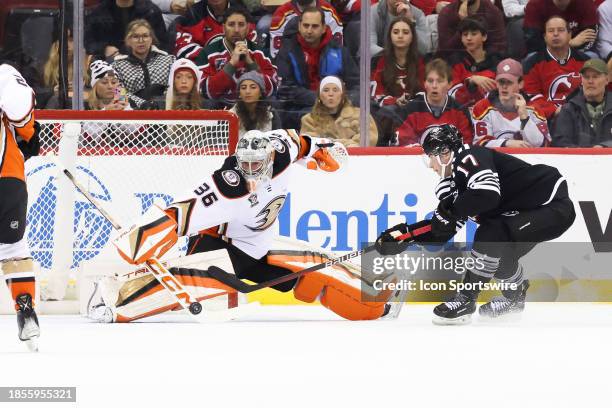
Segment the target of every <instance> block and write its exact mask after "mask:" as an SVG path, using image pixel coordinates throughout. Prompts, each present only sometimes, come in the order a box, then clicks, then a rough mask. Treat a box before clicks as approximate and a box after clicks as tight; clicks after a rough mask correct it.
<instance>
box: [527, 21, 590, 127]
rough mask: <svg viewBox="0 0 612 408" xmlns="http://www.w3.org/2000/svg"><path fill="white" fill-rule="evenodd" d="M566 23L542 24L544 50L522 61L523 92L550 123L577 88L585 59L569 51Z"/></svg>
mask: <svg viewBox="0 0 612 408" xmlns="http://www.w3.org/2000/svg"><path fill="white" fill-rule="evenodd" d="M570 39H571V34H570V30H569V26H568V23H567V21H565V20H564V19H563V18H561V17H551V18H550V19H548V21H546V26H545V32H544V41H545V42H546V49H545V50H543V51H539V52H537V53H535V54H531V55H530V56H529V57H527V58H526V59H525V60H524V61H523V71H524V72H525V92H526V93H527V95H528V96H529V97H530V98H531V101H532V103H533V104H534V106H537V107H538V109H540V110H541V112H542V113H543V114H544V115H545V116H546V118H547V119H551V118H553V117H554V116H556V115H557V114H558V113H559V110H560V109H561V106H563V104H565V101H566V99H567V97H568V96H569V94H571V93H572V92H573V91H574V90H576V89H577V88H578V87H580V69H581V68H582V66H583V65H584V63H585V61H587V60H588V59H589V57H588V56H587V55H586V54H584V53H582V52H580V51H577V50H573V49H571V48H570Z"/></svg>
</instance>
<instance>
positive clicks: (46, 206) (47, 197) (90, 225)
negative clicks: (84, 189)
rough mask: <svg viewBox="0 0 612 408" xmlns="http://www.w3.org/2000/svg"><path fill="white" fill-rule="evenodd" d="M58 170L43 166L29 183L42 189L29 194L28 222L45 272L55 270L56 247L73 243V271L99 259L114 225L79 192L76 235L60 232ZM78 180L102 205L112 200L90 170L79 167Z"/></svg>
mask: <svg viewBox="0 0 612 408" xmlns="http://www.w3.org/2000/svg"><path fill="white" fill-rule="evenodd" d="M54 167H55V165H54V164H45V165H41V166H38V167H36V168H34V169H33V170H31V171H30V172H28V174H27V177H28V179H29V180H33V179H37V180H36V181H37V183H36V185H39V186H41V187H40V189H38V190H35V189H34V191H32V190H30V191H29V194H30V197H29V201H30V203H31V205H30V208H29V210H28V219H27V221H28V245H29V246H30V251H31V252H32V256H33V257H34V259H36V261H38V262H39V263H40V265H41V266H42V267H43V268H51V267H52V264H53V251H54V246H55V245H54V243H56V242H59V241H62V242H65V241H63V240H71V242H72V248H73V256H72V259H73V262H72V265H71V268H74V267H75V266H77V265H78V264H79V263H81V262H82V261H85V260H88V259H91V258H93V257H95V256H96V255H98V253H99V252H100V250H101V249H102V248H103V247H104V246H105V245H106V244H107V242H108V240H109V238H110V233H111V230H112V225H111V224H110V223H109V222H108V221H107V220H106V219H105V218H104V217H103V216H102V215H100V213H99V212H98V211H97V210H96V209H95V207H94V206H93V205H92V204H91V203H89V202H88V201H86V200H85V199H84V198H83V197H82V196H81V195H80V194H79V193H78V192H75V195H74V197H75V203H74V217H73V223H72V227H73V228H72V231H67V232H66V231H56V228H57V220H58V217H59V216H61V214H59V215H58V197H57V179H56V178H55V177H54V176H56V174H57V171H56V170H54ZM62 177H63V176H62ZM76 177H77V179H78V180H80V181H81V182H82V183H83V185H86V186H88V189H89V192H90V193H91V195H92V196H93V197H94V198H96V199H97V200H98V201H100V202H101V203H104V202H108V201H110V200H111V196H110V193H109V191H108V189H107V188H106V186H104V184H102V182H101V181H100V179H99V178H97V177H96V176H95V175H94V174H93V173H92V172H91V171H90V170H88V169H86V168H84V167H82V166H78V167H77V168H76ZM71 232H72V233H71Z"/></svg>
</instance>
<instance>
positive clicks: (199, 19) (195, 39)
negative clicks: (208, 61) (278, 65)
mask: <svg viewBox="0 0 612 408" xmlns="http://www.w3.org/2000/svg"><path fill="white" fill-rule="evenodd" d="M241 5H242V3H241V2H240V1H234V0H231V1H230V0H202V1H200V2H198V3H195V4H194V5H193V6H191V7H189V10H188V11H187V14H186V15H185V16H183V17H179V18H178V19H177V20H176V41H175V44H174V55H176V57H177V59H178V58H187V59H190V60H192V61H195V59H196V58H197V57H198V56H199V55H200V54H201V53H202V52H203V50H204V47H206V46H207V45H208V44H209V43H210V42H211V41H212V40H214V39H215V38H217V37H222V36H223V21H222V19H223V15H224V14H225V12H226V11H227V9H229V8H230V7H240V6H241ZM247 39H248V40H249V41H255V40H256V39H257V31H255V24H253V23H249V26H248V34H247ZM203 57H205V56H203Z"/></svg>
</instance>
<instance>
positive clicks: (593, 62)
mask: <svg viewBox="0 0 612 408" xmlns="http://www.w3.org/2000/svg"><path fill="white" fill-rule="evenodd" d="M587 69H592V70H595V71H597V72H599V73H600V74H606V75H607V74H608V65H606V63H605V62H604V61H603V60H600V59H599V58H593V59H590V60H588V61H587V62H585V63H584V65H583V66H582V69H580V73H581V74H582V73H584V71H586V70H587Z"/></svg>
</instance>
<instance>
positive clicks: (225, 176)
mask: <svg viewBox="0 0 612 408" xmlns="http://www.w3.org/2000/svg"><path fill="white" fill-rule="evenodd" d="M237 167H238V166H237V162H236V156H229V157H227V158H226V159H225V161H224V162H223V165H222V166H221V168H220V169H218V170H215V172H214V173H213V175H212V178H213V181H214V182H215V185H216V186H217V189H218V190H219V192H220V193H221V194H222V195H223V196H224V197H225V198H229V199H234V198H240V197H244V196H246V195H247V194H248V193H249V190H248V189H247V186H246V181H245V179H244V177H243V176H242V174H240V172H239V171H238V168H237Z"/></svg>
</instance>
